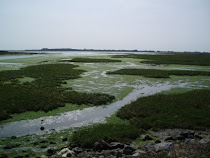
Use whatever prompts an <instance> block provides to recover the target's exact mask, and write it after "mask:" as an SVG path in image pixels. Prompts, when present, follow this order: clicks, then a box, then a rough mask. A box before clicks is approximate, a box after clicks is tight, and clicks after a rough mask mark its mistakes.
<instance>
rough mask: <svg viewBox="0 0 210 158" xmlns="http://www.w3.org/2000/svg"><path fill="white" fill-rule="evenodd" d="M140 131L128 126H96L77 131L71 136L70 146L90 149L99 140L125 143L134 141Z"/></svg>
mask: <svg viewBox="0 0 210 158" xmlns="http://www.w3.org/2000/svg"><path fill="white" fill-rule="evenodd" d="M139 134H140V131H139V130H138V129H137V128H135V127H133V126H131V125H129V124H97V125H93V126H88V127H84V128H82V129H79V130H78V131H76V132H75V133H74V134H73V135H72V139H71V145H73V146H74V145H75V146H78V147H83V148H92V147H93V145H94V143H95V142H97V141H100V140H101V139H103V140H105V141H107V142H110V141H122V142H127V141H130V140H134V139H136V138H137V137H138V136H139Z"/></svg>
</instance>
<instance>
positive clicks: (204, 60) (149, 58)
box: [113, 53, 210, 66]
mask: <svg viewBox="0 0 210 158" xmlns="http://www.w3.org/2000/svg"><path fill="white" fill-rule="evenodd" d="M113 57H114V58H135V59H145V61H142V63H145V64H179V65H200V66H210V62H209V61H210V54H208V53H205V54H204V53H203V54H201V53H200V54H198V53H175V54H156V55H151V54H150V55H149V54H148V55H146V54H129V55H121V56H118V55H116V56H113Z"/></svg>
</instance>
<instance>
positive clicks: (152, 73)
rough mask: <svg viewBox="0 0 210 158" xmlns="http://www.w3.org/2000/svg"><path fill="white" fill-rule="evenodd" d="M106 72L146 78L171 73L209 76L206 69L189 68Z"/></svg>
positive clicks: (160, 76)
mask: <svg viewBox="0 0 210 158" xmlns="http://www.w3.org/2000/svg"><path fill="white" fill-rule="evenodd" d="M107 74H117V75H118V74H119V75H137V76H144V77H148V78H169V77H170V76H171V75H177V76H210V72H207V71H190V70H158V69H120V70H116V71H112V72H107Z"/></svg>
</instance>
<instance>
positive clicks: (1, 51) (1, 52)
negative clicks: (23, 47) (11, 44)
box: [0, 50, 40, 55]
mask: <svg viewBox="0 0 210 158" xmlns="http://www.w3.org/2000/svg"><path fill="white" fill-rule="evenodd" d="M13 54H40V53H31V52H10V51H5V50H0V55H13Z"/></svg>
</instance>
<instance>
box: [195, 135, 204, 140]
mask: <svg viewBox="0 0 210 158" xmlns="http://www.w3.org/2000/svg"><path fill="white" fill-rule="evenodd" d="M194 137H195V138H197V139H202V138H203V137H202V136H200V135H195V136H194Z"/></svg>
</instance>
